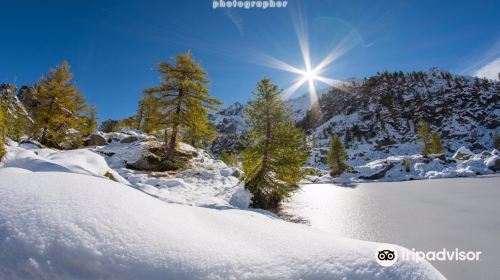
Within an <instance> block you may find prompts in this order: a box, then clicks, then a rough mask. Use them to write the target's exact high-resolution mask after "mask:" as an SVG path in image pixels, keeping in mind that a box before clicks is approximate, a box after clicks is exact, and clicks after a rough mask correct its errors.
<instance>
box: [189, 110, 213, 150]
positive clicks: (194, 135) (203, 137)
mask: <svg viewBox="0 0 500 280" xmlns="http://www.w3.org/2000/svg"><path fill="white" fill-rule="evenodd" d="M189 115H190V116H189V118H188V119H189V125H188V126H186V129H185V132H184V134H183V136H182V139H183V140H184V142H186V143H189V144H191V146H193V147H197V148H206V147H207V146H208V145H209V144H210V143H212V142H213V140H214V139H215V137H216V136H217V131H216V130H215V126H214V125H213V124H212V123H210V122H209V121H208V115H207V113H206V112H203V111H201V110H197V111H192V112H190V114H189Z"/></svg>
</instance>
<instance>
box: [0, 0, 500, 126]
mask: <svg viewBox="0 0 500 280" xmlns="http://www.w3.org/2000/svg"><path fill="white" fill-rule="evenodd" d="M288 2H289V4H288V7H287V8H281V9H266V10H262V9H248V10H244V9H227V8H226V9H215V10H214V9H213V8H212V1H210V0H189V1H181V0H178V1H167V0H161V1H127V0H123V1H117V0H112V1H109V0H108V1H106V0H101V1H93V0H89V1H29V0H26V1H3V2H2V4H1V6H2V10H3V13H2V16H1V17H0V82H16V84H17V85H23V84H32V83H35V82H36V81H38V80H39V79H40V77H41V76H42V75H44V74H45V73H47V71H48V69H49V68H51V67H54V66H56V65H58V64H60V63H61V62H62V61H63V60H68V61H69V63H70V64H71V65H72V70H73V72H74V73H75V79H74V80H75V82H76V83H77V85H78V87H79V88H80V89H81V91H82V93H83V94H84V95H85V96H86V98H87V100H88V101H89V102H90V103H92V104H95V105H96V106H97V109H98V113H99V117H100V119H101V120H103V119H106V118H123V117H126V116H128V115H131V114H133V113H134V111H135V109H136V105H137V101H138V100H139V98H140V97H141V95H142V91H143V89H144V88H146V87H149V86H155V85H157V84H158V83H159V78H158V75H157V73H156V70H155V69H156V65H157V64H158V63H159V62H160V61H162V60H167V59H169V58H171V57H172V56H174V55H175V54H177V53H180V52H184V51H186V50H191V52H192V53H193V56H194V57H195V58H196V59H197V60H198V61H199V62H200V63H201V64H202V66H203V67H204V68H205V69H206V70H207V71H208V77H209V79H210V81H211V83H210V91H211V92H212V94H213V95H214V96H216V97H218V98H220V99H222V100H223V101H224V102H225V103H226V105H229V104H230V103H232V102H234V101H241V102H245V101H247V100H248V99H249V98H250V96H251V95H250V93H251V91H252V90H253V89H254V87H255V84H256V82H257V81H258V80H259V79H261V78H262V77H264V76H269V77H271V78H272V79H273V80H274V81H275V82H276V83H277V84H278V85H279V86H280V87H282V88H287V87H288V86H289V85H290V84H291V83H292V81H293V80H294V79H295V78H297V75H296V74H292V73H288V72H286V71H282V70H279V69H274V68H270V67H268V66H266V65H263V64H266V63H265V62H266V60H265V59H263V58H264V57H265V55H267V56H272V57H274V58H277V59H279V60H282V61H284V62H286V63H289V64H291V65H293V66H295V67H298V68H302V67H303V65H304V63H303V60H302V54H301V50H300V47H299V44H298V40H297V35H296V28H295V27H296V26H297V25H299V26H302V27H306V28H304V29H303V30H307V31H308V42H309V45H310V55H311V60H312V64H313V65H314V64H317V63H319V62H320V61H321V59H322V58H323V57H324V56H326V55H327V54H328V53H329V52H330V51H331V50H332V49H334V48H335V47H336V46H339V45H340V44H341V42H342V40H343V39H345V38H349V39H350V41H349V42H350V43H351V44H349V46H350V48H349V49H346V52H345V53H344V54H343V55H342V56H340V57H339V58H338V59H337V60H335V61H334V62H333V63H332V64H331V65H329V67H328V71H327V72H325V73H324V74H323V76H326V77H328V78H332V79H345V78H349V77H365V76H369V75H372V74H374V73H376V72H377V71H384V70H386V69H387V70H403V71H411V70H425V69H427V68H430V67H433V66H437V67H439V68H441V69H444V70H449V71H451V72H453V73H460V74H467V75H473V74H475V73H478V71H479V72H481V71H486V70H488V69H489V70H491V68H492V67H493V72H494V71H497V69H498V68H495V67H498V66H495V65H496V64H500V59H498V58H499V57H500V28H498V27H499V26H500V4H499V3H498V1H404V0H395V1H392V0H391V1H373V0H369V1H356V0H348V1H336V0H314V1H297V0H289V1H288ZM300 18H302V19H303V21H299V20H298V19H300ZM298 23H300V24H298ZM348 35H349V37H348ZM495 61H497V63H496V64H495ZM488 67H489V68H488ZM481 68H482V69H481ZM485 69H486V70H485ZM490 72H491V71H490ZM318 87H319V88H321V87H322V85H321V84H318ZM306 90H307V89H306V88H305V87H302V88H300V89H299V91H298V93H300V92H305V91H306ZM298 93H297V94H298Z"/></svg>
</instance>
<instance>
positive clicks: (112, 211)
mask: <svg viewBox="0 0 500 280" xmlns="http://www.w3.org/2000/svg"><path fill="white" fill-rule="evenodd" d="M20 175H22V176H20ZM0 178H2V180H0V252H1V253H0V278H2V279H7V278H8V279H13V278H15V279H68V278H72V279H102V278H106V279H110V278H111V279H165V278H167V279H340V278H349V279H367V278H370V279H444V277H443V276H442V275H441V274H440V273H439V272H438V271H437V270H436V269H434V268H433V267H432V266H431V265H430V264H429V263H428V262H420V263H417V262H414V261H398V262H397V263H396V264H395V265H393V266H391V267H388V268H386V267H382V266H380V265H379V264H377V263H376V261H375V252H376V250H377V246H378V245H379V244H377V243H372V242H363V241H355V240H349V239H344V238H337V237H334V236H332V235H331V234H328V233H324V232H321V231H318V230H314V229H312V228H310V227H308V226H305V225H300V224H293V223H288V222H284V221H281V220H279V219H275V218H271V217H268V216H265V215H261V214H259V213H256V212H250V211H242V210H214V209H207V208H200V207H189V206H185V205H176V204H171V203H165V202H163V201H160V200H158V199H156V198H153V197H151V196H149V195H146V194H144V193H143V192H139V191H137V190H135V189H133V188H130V187H128V186H126V185H124V184H119V183H115V182H112V181H110V180H107V179H103V178H97V177H93V176H89V175H82V174H76V173H66V172H29V171H27V170H25V169H19V168H12V167H10V168H0ZM271 228H272V230H269V229H271ZM400 250H404V249H403V248H400Z"/></svg>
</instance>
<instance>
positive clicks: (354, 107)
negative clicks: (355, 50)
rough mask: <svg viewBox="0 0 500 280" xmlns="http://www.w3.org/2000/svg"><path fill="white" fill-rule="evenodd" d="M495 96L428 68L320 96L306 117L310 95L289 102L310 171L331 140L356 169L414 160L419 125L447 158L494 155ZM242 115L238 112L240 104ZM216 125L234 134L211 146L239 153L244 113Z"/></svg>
mask: <svg viewBox="0 0 500 280" xmlns="http://www.w3.org/2000/svg"><path fill="white" fill-rule="evenodd" d="M499 94H500V83H499V82H497V81H491V80H485V79H478V78H472V77H465V76H459V75H452V74H450V73H448V72H445V71H440V70H438V69H436V68H433V69H429V70H428V71H425V72H412V73H403V72H395V73H389V72H384V73H380V74H377V75H375V76H372V77H369V78H366V79H363V80H350V81H348V82H345V83H343V84H340V85H339V86H337V87H333V88H330V89H329V90H328V91H327V92H324V93H322V94H321V96H320V98H319V110H311V108H310V104H308V102H306V101H307V95H305V96H302V97H299V98H297V99H292V100H289V101H287V103H288V105H289V106H290V108H291V112H292V115H293V117H294V118H295V120H296V121H297V125H299V126H300V127H302V128H303V129H304V130H305V131H306V133H307V135H308V141H309V145H310V148H311V155H312V157H311V162H310V164H311V165H322V162H324V156H325V154H326V151H327V149H328V145H329V142H330V138H331V135H332V134H333V133H337V134H339V135H340V136H341V138H342V139H343V141H344V142H345V144H346V145H347V147H348V154H349V158H350V161H351V163H352V164H361V163H364V162H367V161H369V160H373V159H377V158H385V157H387V156H388V155H404V154H415V153H418V152H419V151H420V145H419V144H418V143H417V141H416V140H417V138H416V125H417V122H418V121H419V120H424V121H426V122H428V123H429V124H430V125H431V128H432V129H433V130H435V131H438V132H439V133H440V134H441V135H442V138H443V142H444V144H445V147H446V149H447V150H448V151H449V153H452V152H453V151H455V150H457V149H458V148H459V147H460V146H466V147H468V148H470V149H472V150H476V151H479V150H482V149H491V148H492V146H493V137H494V134H495V131H498V127H499V124H500V102H499V98H500V95H499ZM231 107H232V106H231ZM239 108H241V109H240V110H239V111H238V112H240V113H241V112H242V111H243V109H242V106H241V104H240V105H239ZM224 111H226V110H224ZM224 111H223V112H224ZM225 118H229V119H230V120H231V121H229V120H228V119H226V120H225V123H224V119H225ZM214 120H215V121H216V125H217V127H218V129H219V132H221V133H223V134H224V133H226V132H225V131H226V130H227V129H228V128H229V127H231V129H230V130H234V131H239V134H238V133H237V134H234V135H235V136H234V137H233V138H232V139H231V141H230V142H228V141H226V142H224V141H219V139H218V140H217V141H216V143H215V145H214V147H217V148H218V149H221V148H222V147H224V148H226V149H233V148H239V147H237V146H232V144H233V143H236V142H237V137H238V136H237V135H240V137H242V136H244V135H245V133H244V132H245V127H246V125H245V123H244V118H243V114H240V115H238V117H237V118H235V117H234V116H227V112H225V113H221V114H218V115H217V116H216V117H214ZM221 120H222V122H221ZM228 124H229V125H228ZM222 137H223V138H224V136H222Z"/></svg>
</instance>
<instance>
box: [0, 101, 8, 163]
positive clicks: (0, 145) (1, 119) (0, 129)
mask: <svg viewBox="0 0 500 280" xmlns="http://www.w3.org/2000/svg"><path fill="white" fill-rule="evenodd" d="M6 134H7V126H6V125H5V116H4V113H3V108H2V106H0V160H1V159H2V157H3V155H4V154H5V137H6Z"/></svg>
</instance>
